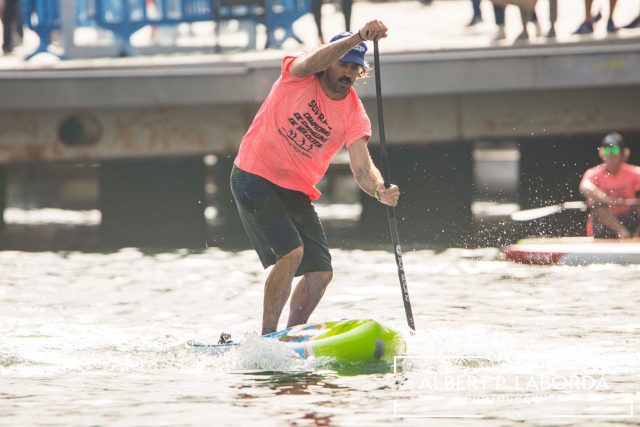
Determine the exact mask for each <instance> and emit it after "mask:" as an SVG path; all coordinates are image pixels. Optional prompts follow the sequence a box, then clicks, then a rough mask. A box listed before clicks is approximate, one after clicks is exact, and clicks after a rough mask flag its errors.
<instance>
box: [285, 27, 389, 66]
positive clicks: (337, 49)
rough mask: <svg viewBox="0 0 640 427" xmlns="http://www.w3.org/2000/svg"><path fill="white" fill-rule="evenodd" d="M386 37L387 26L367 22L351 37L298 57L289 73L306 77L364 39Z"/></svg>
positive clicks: (340, 56)
mask: <svg viewBox="0 0 640 427" xmlns="http://www.w3.org/2000/svg"><path fill="white" fill-rule="evenodd" d="M385 37H387V27H386V26H385V25H384V24H383V23H382V22H381V21H378V20H373V21H369V22H367V23H366V24H365V25H364V26H363V27H362V28H360V30H358V32H357V33H354V34H353V35H352V36H351V37H345V38H343V39H340V40H336V41H335V42H333V43H329V44H326V45H324V46H321V47H320V48H319V49H317V50H315V51H313V52H312V53H311V54H310V55H307V56H303V57H299V58H298V59H296V60H295V61H294V62H293V64H291V70H290V71H291V74H293V75H294V76H296V77H306V76H309V75H311V74H315V73H317V72H319V71H323V70H325V69H326V68H327V67H329V65H331V64H333V63H334V62H335V61H337V60H338V59H340V58H342V57H343V56H344V55H345V54H346V53H347V52H349V51H350V50H351V49H352V48H353V47H354V46H355V45H357V44H358V43H360V42H362V41H366V40H379V39H382V38H385Z"/></svg>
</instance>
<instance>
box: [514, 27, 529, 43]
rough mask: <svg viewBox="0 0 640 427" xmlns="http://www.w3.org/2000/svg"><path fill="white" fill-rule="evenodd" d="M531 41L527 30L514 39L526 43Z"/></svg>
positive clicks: (516, 41)
mask: <svg viewBox="0 0 640 427" xmlns="http://www.w3.org/2000/svg"><path fill="white" fill-rule="evenodd" d="M528 41H529V33H528V32H527V31H526V30H525V31H522V32H521V33H520V34H519V35H518V37H516V39H515V40H514V43H525V42H528Z"/></svg>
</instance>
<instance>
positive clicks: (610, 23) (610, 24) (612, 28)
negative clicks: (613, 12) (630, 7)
mask: <svg viewBox="0 0 640 427" xmlns="http://www.w3.org/2000/svg"><path fill="white" fill-rule="evenodd" d="M617 32H618V27H616V24H614V23H613V19H611V18H609V20H608V21H607V33H617Z"/></svg>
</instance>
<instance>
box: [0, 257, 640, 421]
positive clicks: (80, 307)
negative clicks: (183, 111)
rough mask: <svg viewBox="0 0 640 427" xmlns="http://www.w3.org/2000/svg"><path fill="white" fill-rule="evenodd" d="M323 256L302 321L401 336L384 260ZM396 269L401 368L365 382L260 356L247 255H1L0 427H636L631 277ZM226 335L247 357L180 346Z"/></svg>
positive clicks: (259, 277)
mask: <svg viewBox="0 0 640 427" xmlns="http://www.w3.org/2000/svg"><path fill="white" fill-rule="evenodd" d="M333 256H334V268H335V278H334V281H333V283H332V285H331V286H330V288H329V290H328V291H327V294H326V296H325V298H324V300H323V301H322V302H321V304H320V306H319V307H318V309H317V310H316V312H315V313H314V315H313V317H312V319H311V320H312V321H322V320H334V319H341V318H365V317H370V318H375V319H377V320H379V321H382V322H384V323H387V324H390V325H395V326H396V327H399V328H401V329H402V330H404V331H405V332H406V327H405V320H404V309H403V306H402V300H401V297H400V289H399V284H398V278H397V271H396V265H395V261H394V258H393V255H392V254H391V253H390V252H386V251H360V250H339V249H336V250H333ZM404 262H405V266H406V272H407V280H408V283H409V290H410V293H411V298H412V303H413V310H414V314H415V320H416V325H417V329H418V333H417V334H416V335H415V336H408V337H407V340H408V344H409V348H408V356H411V358H406V359H402V360H399V361H398V366H397V367H396V368H397V369H395V370H394V367H393V366H390V367H388V368H387V369H380V368H379V367H378V369H376V370H365V369H358V368H354V367H350V368H340V367H337V366H333V365H326V364H319V363H316V362H314V361H306V362H305V361H300V360H296V359H292V358H291V357H290V354H289V353H288V351H287V350H286V349H284V348H282V347H280V344H278V343H264V342H262V340H260V339H258V338H257V335H256V332H257V331H258V330H259V327H260V319H261V299H262V286H263V281H264V279H265V277H266V273H265V272H264V271H263V270H262V269H261V268H260V266H259V262H258V260H257V257H256V256H255V254H254V253H253V252H251V251H243V252H232V251H223V250H220V249H216V248H210V249H208V250H206V251H204V252H200V253H193V252H190V251H187V250H179V251H174V252H167V253H151V254H149V253H143V252H141V251H139V250H137V249H123V250H119V251H116V252H112V253H82V252H64V253H63V252H21V251H4V252H0V263H1V265H2V272H3V274H2V276H1V277H0V311H1V312H2V315H1V316H0V329H1V330H2V334H1V337H0V425H3V426H18V425H60V426H70V425H81V426H89V425H91V426H95V425H104V426H111V425H137V426H174V425H180V426H208V425H236V426H239V425H248V424H249V423H252V424H257V425H261V426H262V425H291V426H313V425H317V426H330V425H341V426H375V425H437V426H459V425H479V426H485V425H486V426H503V425H524V426H533V425H545V426H556V425H562V426H565V425H581V426H603V425H640V418H639V417H638V416H637V415H635V412H634V408H633V402H634V399H635V400H637V399H638V396H639V394H638V392H639V391H640V385H639V384H640V382H639V380H640V377H639V372H640V317H639V316H638V306H639V305H640V292H639V289H638V284H639V283H640V280H639V279H640V267H638V266H615V265H593V266H586V267H536V266H524V265H517V264H511V263H508V262H506V261H503V260H501V258H500V255H499V251H498V250H497V249H482V250H459V249H450V250H447V251H444V252H440V253H435V252H432V251H429V250H419V251H408V252H406V253H405V254H404ZM286 315H287V313H286V311H285V313H284V314H283V318H286ZM223 330H224V331H226V332H230V333H231V334H232V335H233V336H234V337H236V338H241V339H242V340H243V341H244V342H245V343H246V345H244V346H243V347H241V348H240V350H237V351H232V352H230V353H228V354H226V355H224V356H221V357H214V356H211V355H207V354H201V353H197V352H195V351H193V350H192V349H190V347H189V346H188V342H189V341H190V340H200V341H209V342H211V341H215V340H216V339H217V337H218V336H219V334H220V332H221V331H223Z"/></svg>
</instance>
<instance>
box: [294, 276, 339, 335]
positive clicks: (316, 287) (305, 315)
mask: <svg viewBox="0 0 640 427" xmlns="http://www.w3.org/2000/svg"><path fill="white" fill-rule="evenodd" d="M332 277H333V272H331V271H316V272H313V273H306V274H305V275H304V276H302V278H301V279H300V281H299V282H298V284H297V285H296V289H295V290H294V291H293V296H292V297H291V306H290V309H289V321H288V322H287V328H289V327H291V326H295V325H301V324H303V323H307V321H308V320H309V316H311V313H313V310H315V308H316V306H317V305H318V303H319V302H320V299H322V295H324V291H325V289H327V285H328V284H329V282H330V281H331V278H332Z"/></svg>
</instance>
